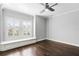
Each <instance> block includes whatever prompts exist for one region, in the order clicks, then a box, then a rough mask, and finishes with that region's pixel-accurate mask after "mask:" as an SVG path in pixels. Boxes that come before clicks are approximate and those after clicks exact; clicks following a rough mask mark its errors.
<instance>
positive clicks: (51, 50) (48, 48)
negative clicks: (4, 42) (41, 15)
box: [0, 40, 79, 56]
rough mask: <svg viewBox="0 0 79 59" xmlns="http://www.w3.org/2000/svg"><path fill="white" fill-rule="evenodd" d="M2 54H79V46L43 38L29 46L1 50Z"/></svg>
mask: <svg viewBox="0 0 79 59" xmlns="http://www.w3.org/2000/svg"><path fill="white" fill-rule="evenodd" d="M0 56H79V47H76V46H72V45H67V44H63V43H59V42H55V41H50V40H43V41H40V42H37V43H35V44H31V45H28V46H23V47H19V48H15V49H11V50H8V51H4V52H0Z"/></svg>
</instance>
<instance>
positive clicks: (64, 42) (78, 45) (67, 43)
mask: <svg viewBox="0 0 79 59" xmlns="http://www.w3.org/2000/svg"><path fill="white" fill-rule="evenodd" d="M48 40H52V41H56V42H60V43H65V44H69V45H72V46H77V47H79V45H78V44H74V43H70V42H64V41H59V40H55V39H48Z"/></svg>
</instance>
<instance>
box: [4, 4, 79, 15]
mask: <svg viewBox="0 0 79 59" xmlns="http://www.w3.org/2000/svg"><path fill="white" fill-rule="evenodd" d="M50 4H53V3H50ZM3 6H4V7H6V8H9V9H13V10H16V11H20V12H23V13H28V14H31V15H43V16H49V15H58V14H62V13H64V12H68V11H71V10H76V9H79V3H58V5H56V6H54V7H53V8H54V9H55V11H54V12H51V11H46V12H44V13H42V14H40V11H41V10H43V9H44V6H42V5H41V4H40V3H24V4H3Z"/></svg>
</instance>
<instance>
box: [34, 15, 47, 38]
mask: <svg viewBox="0 0 79 59" xmlns="http://www.w3.org/2000/svg"><path fill="white" fill-rule="evenodd" d="M46 22H47V21H46V18H44V17H42V16H36V38H37V39H45V38H46Z"/></svg>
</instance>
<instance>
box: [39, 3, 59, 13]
mask: <svg viewBox="0 0 79 59" xmlns="http://www.w3.org/2000/svg"><path fill="white" fill-rule="evenodd" d="M40 4H41V5H43V6H45V9H43V10H42V11H41V12H40V13H43V12H45V11H46V10H49V11H51V12H52V11H55V9H53V8H52V7H54V6H56V5H58V3H55V4H53V5H51V6H50V5H49V3H40Z"/></svg>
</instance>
